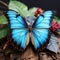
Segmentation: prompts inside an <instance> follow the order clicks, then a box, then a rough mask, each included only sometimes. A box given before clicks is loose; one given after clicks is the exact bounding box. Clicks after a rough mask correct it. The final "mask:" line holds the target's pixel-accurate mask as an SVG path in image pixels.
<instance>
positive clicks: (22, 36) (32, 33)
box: [7, 10, 53, 49]
mask: <svg viewBox="0 0 60 60" xmlns="http://www.w3.org/2000/svg"><path fill="white" fill-rule="evenodd" d="M7 15H8V17H9V22H10V28H11V30H12V39H13V40H14V41H15V42H16V43H17V44H18V45H20V47H21V48H23V49H25V48H26V47H27V46H28V44H29V42H30V41H31V42H32V44H33V46H34V47H35V48H36V49H38V48H40V47H41V46H43V45H44V44H45V43H46V41H47V39H48V35H49V28H50V27H51V21H52V18H51V17H52V15H53V12H52V11H46V12H44V13H43V14H42V15H41V16H39V17H38V18H37V19H36V18H31V17H29V18H28V19H25V18H23V17H21V16H20V15H18V13H17V12H15V11H13V10H9V11H8V12H7ZM30 38H31V39H30Z"/></svg>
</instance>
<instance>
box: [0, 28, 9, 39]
mask: <svg viewBox="0 0 60 60" xmlns="http://www.w3.org/2000/svg"><path fill="white" fill-rule="evenodd" d="M9 30H10V29H9V28H8V27H5V28H2V29H0V39H2V38H4V37H6V36H7V34H8V33H9Z"/></svg>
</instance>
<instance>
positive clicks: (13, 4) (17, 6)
mask: <svg viewBox="0 0 60 60" xmlns="http://www.w3.org/2000/svg"><path fill="white" fill-rule="evenodd" d="M9 9H11V10H14V11H16V12H18V13H19V14H20V15H21V16H23V17H27V16H32V15H34V12H35V11H36V9H37V8H35V7H34V8H31V9H29V10H28V7H27V6H26V5H25V4H23V3H21V2H18V1H10V3H9Z"/></svg>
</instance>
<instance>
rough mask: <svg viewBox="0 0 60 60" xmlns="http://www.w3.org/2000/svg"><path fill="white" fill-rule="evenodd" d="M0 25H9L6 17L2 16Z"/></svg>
mask: <svg viewBox="0 0 60 60" xmlns="http://www.w3.org/2000/svg"><path fill="white" fill-rule="evenodd" d="M0 24H8V21H7V18H6V17H5V16H4V15H2V16H0Z"/></svg>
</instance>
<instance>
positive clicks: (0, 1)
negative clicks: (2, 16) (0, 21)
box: [0, 1, 8, 7]
mask: <svg viewBox="0 0 60 60" xmlns="http://www.w3.org/2000/svg"><path fill="white" fill-rule="evenodd" d="M0 3H2V4H3V5H4V6H6V7H8V5H7V4H6V3H5V2H3V1H0Z"/></svg>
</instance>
